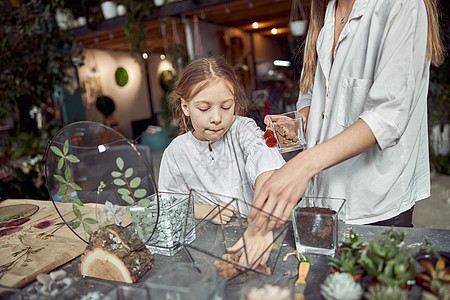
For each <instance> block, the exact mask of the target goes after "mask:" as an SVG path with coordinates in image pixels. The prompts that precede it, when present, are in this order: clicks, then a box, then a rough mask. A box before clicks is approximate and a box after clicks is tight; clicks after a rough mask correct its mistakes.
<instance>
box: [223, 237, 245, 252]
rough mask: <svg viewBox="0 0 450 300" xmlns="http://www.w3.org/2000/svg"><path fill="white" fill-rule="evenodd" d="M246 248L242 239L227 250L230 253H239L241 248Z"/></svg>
mask: <svg viewBox="0 0 450 300" xmlns="http://www.w3.org/2000/svg"><path fill="white" fill-rule="evenodd" d="M242 247H244V239H243V238H242V237H241V238H240V239H239V240H238V241H237V242H236V244H234V245H233V246H231V247H230V248H228V249H227V251H228V252H238V251H239V250H241V248H242Z"/></svg>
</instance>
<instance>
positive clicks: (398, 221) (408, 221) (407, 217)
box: [367, 206, 414, 227]
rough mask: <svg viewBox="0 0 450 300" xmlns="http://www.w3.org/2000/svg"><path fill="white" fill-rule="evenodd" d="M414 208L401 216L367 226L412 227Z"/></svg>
mask: <svg viewBox="0 0 450 300" xmlns="http://www.w3.org/2000/svg"><path fill="white" fill-rule="evenodd" d="M413 211H414V206H413V207H411V208H410V209H408V210H407V211H405V212H402V213H401V214H399V215H397V216H395V217H393V218H390V219H387V220H383V221H379V222H375V223H370V224H367V225H375V226H394V227H414V225H413V223H412V216H413Z"/></svg>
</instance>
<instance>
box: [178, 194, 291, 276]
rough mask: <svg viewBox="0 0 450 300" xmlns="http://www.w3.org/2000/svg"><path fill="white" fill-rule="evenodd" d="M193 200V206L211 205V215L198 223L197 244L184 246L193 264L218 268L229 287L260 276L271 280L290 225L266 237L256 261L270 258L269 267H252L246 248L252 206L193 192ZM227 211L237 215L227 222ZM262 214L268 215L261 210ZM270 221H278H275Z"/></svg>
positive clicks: (238, 200)
mask: <svg viewBox="0 0 450 300" xmlns="http://www.w3.org/2000/svg"><path fill="white" fill-rule="evenodd" d="M190 197H191V199H192V202H194V203H201V204H209V205H211V209H210V210H209V213H207V214H206V216H204V218H203V219H196V220H195V235H196V237H195V240H193V241H192V243H190V244H188V243H185V244H184V249H185V251H186V254H187V256H188V257H189V259H190V261H192V262H193V263H200V264H202V265H206V266H211V265H215V266H216V267H217V268H218V270H219V275H221V276H223V277H225V278H226V279H227V280H228V283H240V282H244V281H247V280H250V279H252V278H255V277H257V276H269V275H271V274H272V273H273V272H274V269H275V266H276V262H277V259H278V256H279V254H280V250H281V246H282V242H283V240H284V237H285V235H286V231H287V229H288V226H289V225H288V224H286V223H285V224H283V225H282V226H280V227H278V228H274V230H273V231H270V232H268V233H266V234H265V236H264V239H263V242H262V244H263V245H264V246H263V248H261V250H262V251H259V252H258V255H256V257H257V258H258V259H259V258H261V257H262V256H263V255H267V256H268V259H267V263H266V264H265V265H264V266H262V265H259V266H250V263H249V261H248V260H247V254H248V253H249V252H248V251H249V247H248V246H247V245H248V244H249V243H250V241H249V235H248V232H247V233H246V230H247V229H248V227H249V223H248V222H247V215H248V213H249V212H250V210H251V209H252V206H251V205H250V204H248V203H246V202H244V201H242V200H240V199H237V198H233V197H228V196H223V195H218V194H215V193H210V192H204V191H196V190H191V193H190ZM224 203H225V204H224ZM226 210H231V211H233V212H234V214H233V216H232V217H231V219H230V220H228V221H227V218H226V217H225V215H227V214H228V213H226ZM259 213H265V212H263V211H261V210H259ZM228 215H229V214H228ZM271 218H272V219H273V218H275V219H276V220H277V221H278V219H277V218H276V217H273V216H272V217H271ZM263 231H264V232H265V230H264V229H262V230H261V232H263ZM244 233H246V234H244ZM241 238H242V240H241V242H242V244H241V245H242V248H241V249H240V250H239V251H236V252H230V250H229V248H230V247H232V246H234V245H235V244H236V243H237V242H238V241H239V240H240V239H241ZM233 250H235V249H233ZM241 257H243V259H241Z"/></svg>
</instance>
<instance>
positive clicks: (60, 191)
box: [58, 184, 67, 196]
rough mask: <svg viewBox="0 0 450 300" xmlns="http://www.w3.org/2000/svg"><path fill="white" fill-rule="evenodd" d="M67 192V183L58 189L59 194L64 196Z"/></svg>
mask: <svg viewBox="0 0 450 300" xmlns="http://www.w3.org/2000/svg"><path fill="white" fill-rule="evenodd" d="M66 192H67V184H63V185H61V186H60V187H59V189H58V195H60V196H63V195H65V194H66Z"/></svg>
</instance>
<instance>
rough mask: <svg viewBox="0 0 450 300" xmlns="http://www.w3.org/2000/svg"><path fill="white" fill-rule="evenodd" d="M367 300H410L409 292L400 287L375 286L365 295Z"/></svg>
mask: <svg viewBox="0 0 450 300" xmlns="http://www.w3.org/2000/svg"><path fill="white" fill-rule="evenodd" d="M364 298H365V299H367V300H408V299H409V297H408V292H407V291H405V290H402V289H400V288H399V287H398V286H390V285H374V286H370V287H369V289H368V290H367V292H366V293H365V294H364Z"/></svg>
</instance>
